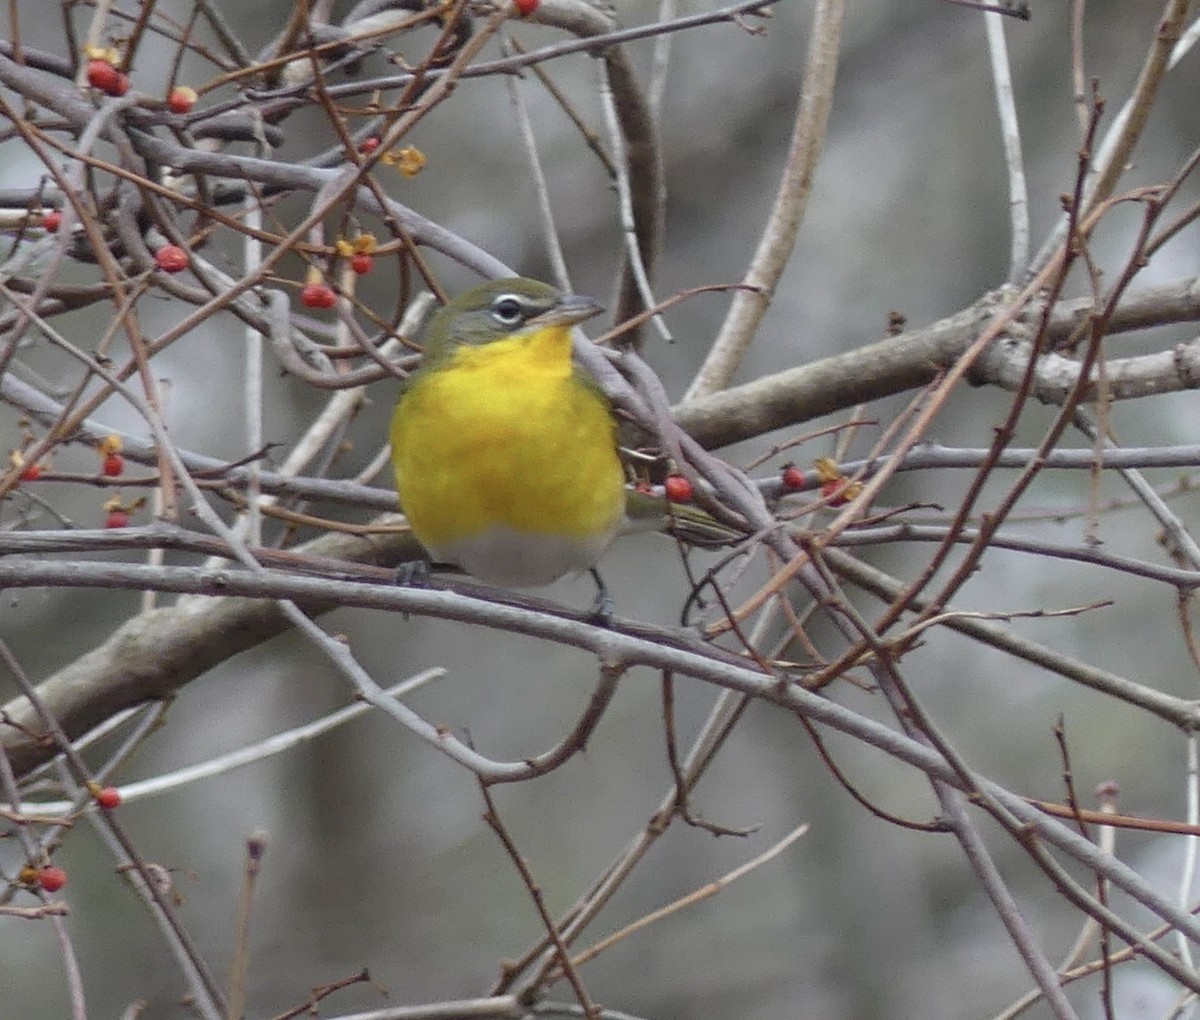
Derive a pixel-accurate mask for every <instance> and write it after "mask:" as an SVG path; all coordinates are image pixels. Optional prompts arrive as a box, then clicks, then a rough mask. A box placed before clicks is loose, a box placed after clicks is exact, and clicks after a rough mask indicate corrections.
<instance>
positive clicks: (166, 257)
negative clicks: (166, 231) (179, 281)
mask: <svg viewBox="0 0 1200 1020" xmlns="http://www.w3.org/2000/svg"><path fill="white" fill-rule="evenodd" d="M154 264H155V265H157V266H158V268H159V269H161V270H162V271H163V272H164V273H181V272H183V270H185V269H187V267H188V254H187V252H186V251H184V250H183V249H182V248H180V247H179V245H177V244H164V245H163V246H162V247H161V248H159V249H158V251H156V252H155V253H154Z"/></svg>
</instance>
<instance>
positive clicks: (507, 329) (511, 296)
mask: <svg viewBox="0 0 1200 1020" xmlns="http://www.w3.org/2000/svg"><path fill="white" fill-rule="evenodd" d="M603 310H604V309H603V308H602V307H601V306H600V303H599V302H597V301H596V300H595V299H593V298H590V297H583V296H582V295H578V294H564V293H563V292H562V291H561V290H559V289H558V288H557V287H552V286H550V284H548V283H541V282H540V281H538V280H529V279H526V278H525V277H520V276H514V277H510V278H509V279H505V280H490V281H489V282H487V283H481V284H479V285H478V286H476V287H472V288H471V289H470V290H468V291H464V292H463V293H462V294H460V295H459V296H458V297H456V298H455V299H454V300H453V301H451V302H449V303H448V304H447V305H445V306H444V307H443V308H440V309H439V310H438V311H437V312H436V313H434V315H433V317H432V318H431V319H430V320H429V325H428V326H427V327H426V329H425V337H424V339H425V356H426V359H427V360H428V359H430V358H433V359H437V358H439V357H442V356H444V355H447V354H449V353H450V352H451V351H453V349H454V348H455V347H456V346H458V345H460V344H469V345H473V346H479V345H482V344H487V343H491V342H492V341H493V340H503V339H505V338H506V337H511V336H519V335H521V334H523V333H532V332H535V331H536V330H539V329H545V328H546V327H547V326H564V327H567V326H574V325H575V324H576V323H577V322H583V321H584V320H585V319H590V318H591V317H592V316H593V315H597V314H598V313H600V312H602V311H603Z"/></svg>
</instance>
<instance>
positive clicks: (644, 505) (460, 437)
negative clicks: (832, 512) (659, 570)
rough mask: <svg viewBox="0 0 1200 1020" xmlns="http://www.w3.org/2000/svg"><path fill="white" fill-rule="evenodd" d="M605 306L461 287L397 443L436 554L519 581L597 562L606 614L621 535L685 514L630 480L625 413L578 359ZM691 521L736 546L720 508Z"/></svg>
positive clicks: (402, 487) (413, 502)
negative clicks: (619, 417) (604, 568)
mask: <svg viewBox="0 0 1200 1020" xmlns="http://www.w3.org/2000/svg"><path fill="white" fill-rule="evenodd" d="M601 310H602V309H601V307H600V305H599V303H598V302H596V301H594V300H593V299H592V298H588V297H580V296H578V295H574V294H564V293H563V292H561V291H560V290H558V289H556V288H554V287H551V286H550V285H548V284H545V283H540V282H538V281H537V280H529V279H524V278H520V277H516V278H512V279H505V280H495V281H492V282H490V283H484V284H480V285H479V286H476V287H473V288H471V289H470V290H468V291H466V292H465V293H464V294H461V295H460V296H459V297H457V298H455V300H453V301H451V302H450V303H449V304H447V305H446V306H445V307H443V308H442V309H440V310H439V311H438V312H436V313H435V314H434V315H433V317H432V318H431V320H430V322H429V325H428V327H427V328H426V330H425V334H424V347H425V351H424V357H423V360H422V363H421V367H420V368H419V369H418V370H417V371H416V372H415V373H413V375H412V377H411V378H410V379H409V380H408V383H407V386H406V387H405V389H404V392H403V393H402V394H401V396H400V399H399V401H398V403H397V404H396V410H395V414H394V415H393V417H392V426H391V442H392V462H393V465H394V467H395V471H396V489H397V491H398V493H399V495H400V505H401V507H402V508H403V510H404V512H405V514H406V515H407V516H408V521H409V524H410V525H411V527H412V530H413V534H414V535H415V536H416V537H417V539H418V540H419V541H420V542H421V544H422V545H423V546H424V547H425V549H426V551H427V552H428V553H429V555H430V556H431V557H432V559H433V560H434V561H435V562H439V563H447V564H454V565H457V566H459V567H461V568H462V569H463V570H465V571H466V572H467V573H468V574H471V575H472V576H474V577H477V578H479V579H480V580H483V581H488V582H490V583H493V584H498V585H502V586H504V587H513V588H519V587H528V586H533V585H543V584H549V583H550V582H552V581H555V580H557V579H558V578H560V577H562V576H564V575H566V574H571V573H578V572H581V571H584V570H587V571H590V572H591V573H592V576H593V577H594V578H595V580H596V583H597V586H598V587H599V596H598V598H597V602H596V606H595V608H594V612H595V613H596V614H597V615H599V616H601V617H606V616H608V615H609V614H610V612H611V606H610V603H609V602H608V596H607V591H606V589H605V587H604V583H603V581H601V579H600V576H599V574H598V573H597V572H596V569H595V566H596V562H597V561H598V560H599V559H600V557H601V556H602V555H603V554H604V552H605V550H606V549H607V548H608V546H609V545H610V543H611V542H612V540H613V538H614V537H615V536H616V534H617V533H618V531H620V530H622V527H623V525H624V524H626V522H627V521H628V520H629V518H637V519H639V520H640V521H642V522H645V521H650V524H649V526H651V527H653V526H657V527H658V528H659V529H660V530H669V528H670V525H671V523H677V522H678V520H679V515H678V511H679V510H684V508H675V511H676V512H669V511H668V505H667V503H666V501H665V500H662V499H657V500H656V499H651V498H648V497H646V496H645V495H643V494H641V493H636V492H627V490H626V488H625V469H624V467H623V466H622V463H621V459H620V456H619V454H618V449H617V422H616V419H615V418H614V417H613V412H612V407H611V405H610V403H609V401H608V398H607V397H606V396H605V395H604V393H603V391H602V390H601V389H600V387H599V385H598V384H597V383H596V381H595V380H594V379H593V378H592V377H591V375H590V374H589V373H587V372H586V371H585V370H584V369H582V368H581V367H580V366H579V365H578V364H576V363H575V362H574V361H573V360H572V358H571V330H572V328H573V327H574V326H575V325H576V324H577V323H580V322H583V321H584V320H585V319H589V318H591V317H592V316H593V315H596V314H598V313H599V312H600V311H601ZM683 516H684V517H686V518H687V519H688V520H689V521H692V522H694V523H692V524H690V525H689V534H688V535H687V536H686V537H688V538H689V539H691V540H693V541H697V540H698V541H701V542H703V541H704V537H705V533H706V531H712V534H710V535H709V536H708V537H710V538H711V537H713V535H718V536H719V537H720V539H721V540H722V541H728V539H729V537H730V535H729V532H728V529H721V528H720V526H719V525H717V523H716V522H715V521H713V520H712V518H710V517H708V515H707V514H704V513H702V512H701V511H698V510H696V508H694V507H690V508H686V511H685V512H684V514H683ZM668 518H669V520H668ZM705 522H707V526H706V523H705ZM640 526H641V527H646V526H647V525H646V524H645V523H642V524H641V525H640ZM713 529H716V530H715V531H714V530H713Z"/></svg>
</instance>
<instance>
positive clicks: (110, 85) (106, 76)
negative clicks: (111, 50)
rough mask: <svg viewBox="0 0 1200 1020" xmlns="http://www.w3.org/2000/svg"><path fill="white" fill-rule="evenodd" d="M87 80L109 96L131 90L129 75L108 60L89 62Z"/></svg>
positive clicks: (120, 94)
mask: <svg viewBox="0 0 1200 1020" xmlns="http://www.w3.org/2000/svg"><path fill="white" fill-rule="evenodd" d="M87 81H88V84H89V85H91V86H92V88H96V89H99V90H100V91H101V92H103V93H105V94H106V95H109V96H123V95H125V93H126V92H128V91H129V75H127V74H125V73H124V72H123V71H118V70H117V69H116V68H115V67H114V66H113V65H112V64H110V63H109V62H108V61H107V60H89V61H88V62H87Z"/></svg>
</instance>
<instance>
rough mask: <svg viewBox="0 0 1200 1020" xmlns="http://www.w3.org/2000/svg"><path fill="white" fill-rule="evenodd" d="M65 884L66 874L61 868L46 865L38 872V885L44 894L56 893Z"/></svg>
mask: <svg viewBox="0 0 1200 1020" xmlns="http://www.w3.org/2000/svg"><path fill="white" fill-rule="evenodd" d="M66 884H67V873H66V872H65V871H63V869H62V868H58V867H55V866H54V865H53V864H48V865H46V867H44V868H42V870H41V871H39V872H38V885H40V886H41V887H42V888H43V889H45V890H46V892H58V890H59V889H61V888H62V887H63V886H64V885H66Z"/></svg>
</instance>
